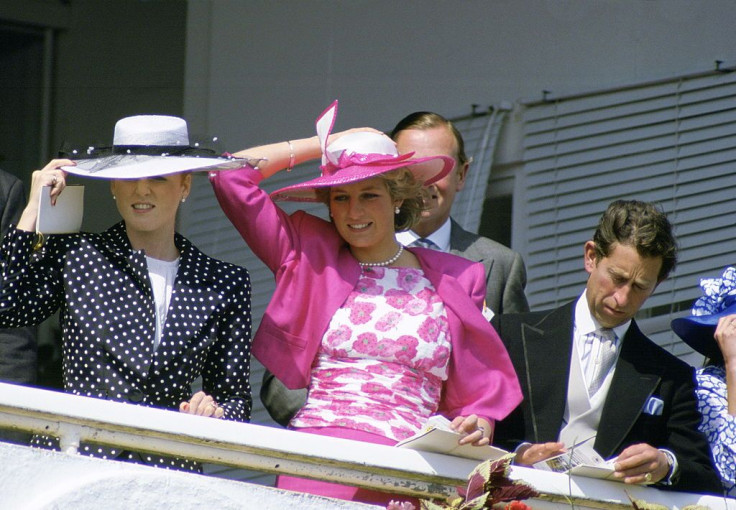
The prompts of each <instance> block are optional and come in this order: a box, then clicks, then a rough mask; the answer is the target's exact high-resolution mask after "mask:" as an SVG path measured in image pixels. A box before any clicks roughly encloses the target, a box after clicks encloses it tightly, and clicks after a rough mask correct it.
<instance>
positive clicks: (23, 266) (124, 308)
mask: <svg viewBox="0 0 736 510" xmlns="http://www.w3.org/2000/svg"><path fill="white" fill-rule="evenodd" d="M34 238H35V234H33V233H30V232H24V231H20V230H16V229H14V228H13V229H11V230H10V232H9V233H8V234H7V235H6V237H5V239H4V240H3V243H2V248H1V249H0V267H1V269H2V274H1V278H2V279H1V280H0V327H18V326H26V325H31V324H38V323H39V322H41V321H43V320H44V319H46V318H47V317H49V316H50V315H52V314H53V313H54V312H55V311H56V310H57V309H60V317H59V320H60V324H61V330H62V340H63V360H64V361H63V364H64V387H65V389H66V391H67V392H70V393H74V394H77V395H86V396H90V397H97V398H103V399H107V400H113V401H118V402H130V403H135V404H139V405H147V406H153V407H159V408H164V409H176V410H178V407H179V404H180V403H181V402H182V401H185V400H188V399H189V398H190V396H191V394H192V389H191V384H192V382H193V381H194V380H195V379H196V378H197V377H198V376H200V375H201V376H202V389H203V391H205V393H207V394H211V395H212V396H213V397H214V399H215V400H216V401H217V402H218V404H220V405H221V406H222V407H223V408H224V409H225V419H229V420H237V421H248V420H249V419H250V412H251V396H250V386H249V370H250V343H251V317H250V279H249V276H248V272H247V270H246V269H244V268H242V267H238V266H235V265H233V264H229V263H226V262H222V261H219V260H215V259H212V258H210V257H208V256H206V255H204V254H203V253H202V252H200V251H199V250H198V249H197V248H195V247H194V246H193V245H192V244H191V243H190V242H189V241H188V240H187V239H185V238H184V237H182V236H180V235H179V234H177V235H176V239H175V242H176V245H177V247H178V248H179V251H180V253H181V259H180V262H179V269H178V272H177V275H176V282H175V284H174V290H173V293H172V296H171V302H170V305H169V310H168V314H167V318H166V324H165V326H164V330H163V332H162V337H161V343H160V345H159V347H158V349H157V350H156V351H154V349H153V344H154V335H155V313H154V307H155V305H154V300H153V292H152V290H151V284H150V279H149V277H148V269H147V266H146V260H145V255H144V253H143V252H142V251H133V249H132V247H131V246H130V242H129V241H128V237H127V235H126V232H125V224H124V222H120V223H118V224H117V225H115V226H113V227H112V228H110V229H109V230H107V231H105V232H102V233H99V234H68V235H50V236H48V237H47V240H46V243H45V245H44V246H43V248H41V249H40V250H39V251H36V252H34V251H33V243H34Z"/></svg>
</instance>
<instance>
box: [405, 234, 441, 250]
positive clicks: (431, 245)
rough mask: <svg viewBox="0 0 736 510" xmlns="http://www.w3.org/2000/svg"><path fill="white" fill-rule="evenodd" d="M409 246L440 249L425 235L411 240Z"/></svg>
mask: <svg viewBox="0 0 736 510" xmlns="http://www.w3.org/2000/svg"><path fill="white" fill-rule="evenodd" d="M409 246H414V247H417V246H419V247H420V248H429V249H430V250H439V249H440V247H439V246H437V245H436V244H435V243H434V242H433V241H430V240H429V239H427V238H426V237H420V238H419V239H417V240H415V241H414V242H412V243H411V244H410V245H409Z"/></svg>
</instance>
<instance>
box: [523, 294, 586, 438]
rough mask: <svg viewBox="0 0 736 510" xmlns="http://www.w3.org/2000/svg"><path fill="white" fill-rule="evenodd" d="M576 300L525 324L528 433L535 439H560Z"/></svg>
mask: <svg viewBox="0 0 736 510" xmlns="http://www.w3.org/2000/svg"><path fill="white" fill-rule="evenodd" d="M573 306H574V302H573V303H570V304H568V305H565V306H563V307H561V308H557V309H556V310H553V311H552V312H551V313H550V314H548V315H546V316H544V317H543V318H542V320H540V321H539V322H537V323H536V324H529V323H522V324H521V346H520V347H521V349H523V351H522V354H523V357H522V359H525V360H526V364H527V365H528V366H525V367H524V369H523V373H524V374H525V375H524V380H522V381H521V384H522V385H523V386H524V388H525V392H524V393H525V394H526V395H527V398H528V400H529V410H530V411H529V412H530V416H528V417H527V419H528V420H530V424H529V426H527V436H529V434H532V438H533V441H534V442H547V441H556V440H557V437H558V436H559V432H560V427H561V424H562V420H563V416H564V413H565V404H566V403H567V385H568V373H569V372H570V357H571V352H572V328H573Z"/></svg>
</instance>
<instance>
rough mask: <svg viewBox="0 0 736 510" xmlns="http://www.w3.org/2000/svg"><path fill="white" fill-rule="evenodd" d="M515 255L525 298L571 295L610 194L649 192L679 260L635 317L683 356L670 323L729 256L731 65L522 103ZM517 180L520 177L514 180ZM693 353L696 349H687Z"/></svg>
mask: <svg viewBox="0 0 736 510" xmlns="http://www.w3.org/2000/svg"><path fill="white" fill-rule="evenodd" d="M520 109H521V115H522V123H523V172H522V173H521V175H518V176H517V178H519V179H522V180H523V185H522V186H521V189H523V190H524V196H523V197H518V196H517V197H516V199H515V204H516V206H517V207H520V208H521V209H522V211H521V215H520V216H517V218H518V217H521V218H523V224H521V225H515V228H516V229H517V230H518V229H523V233H521V234H519V233H518V232H517V235H524V236H525V242H524V246H525V248H524V250H522V251H523V255H524V259H525V261H526V265H527V271H528V277H529V280H528V285H527V296H528V298H529V301H530V304H531V306H532V308H533V309H543V308H551V307H555V306H557V305H560V304H562V303H564V302H566V301H568V300H571V299H573V298H575V297H576V296H577V295H578V294H579V293H580V292H581V289H582V287H583V285H584V282H585V277H586V273H585V272H584V270H583V267H582V246H583V243H584V242H585V241H586V240H588V239H589V238H590V237H591V236H592V234H593V231H594V229H595V226H596V224H597V221H598V218H599V217H600V214H601V213H602V212H603V211H604V210H605V208H606V206H607V205H608V203H609V202H611V201H613V200H616V199H639V200H646V201H653V202H657V203H659V204H660V205H661V207H662V208H663V210H664V211H665V212H666V213H667V214H668V215H669V217H670V220H671V221H672V223H673V224H674V226H675V232H676V234H677V237H678V240H679V243H680V249H681V251H680V257H679V264H678V267H677V268H676V270H675V272H674V273H673V275H672V276H671V277H670V279H669V280H667V281H665V282H663V283H662V284H661V285H660V286H659V288H658V289H657V291H656V292H655V293H654V295H652V297H651V298H649V300H648V301H647V302H646V303H645V305H644V308H643V309H642V310H641V312H640V317H639V318H638V321H639V323H640V325H641V326H642V329H644V330H645V331H646V332H647V333H648V334H649V335H650V336H651V337H652V338H653V339H655V341H657V342H658V343H660V344H661V345H663V346H665V347H667V348H669V349H670V350H671V351H672V352H674V353H675V354H679V355H682V356H683V357H684V358H686V359H687V357H688V356H689V352H690V351H689V348H687V346H686V345H684V344H683V343H682V342H680V341H679V339H677V337H676V336H675V335H674V334H673V333H671V332H670V329H669V323H670V320H671V319H672V318H674V317H675V316H679V315H682V314H683V313H686V312H688V311H689V307H690V305H691V303H692V302H693V300H694V299H695V298H697V297H698V296H699V295H700V290H699V285H698V284H699V279H700V278H701V277H704V276H717V275H720V274H721V270H722V268H723V267H724V266H726V265H729V264H731V263H733V262H734V259H736V256H735V254H736V236H735V235H734V230H733V223H734V216H733V212H732V211H733V210H734V208H735V207H736V74H734V73H729V72H713V73H708V74H700V75H695V76H688V77H680V78H677V79H672V80H663V81H658V82H656V83H648V84H642V85H637V86H631V87H626V88H621V89H616V90H610V91H604V92H597V93H591V94H588V95H585V94H583V95H578V96H574V97H567V98H559V99H551V100H548V101H545V102H539V103H527V104H522V105H520ZM517 189H519V188H517ZM693 359H695V358H693Z"/></svg>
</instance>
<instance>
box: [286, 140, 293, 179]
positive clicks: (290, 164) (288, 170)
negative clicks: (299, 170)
mask: <svg viewBox="0 0 736 510" xmlns="http://www.w3.org/2000/svg"><path fill="white" fill-rule="evenodd" d="M286 143H288V144H289V166H287V167H286V171H287V172H291V170H292V169H293V168H294V146H293V145H291V140H286Z"/></svg>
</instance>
